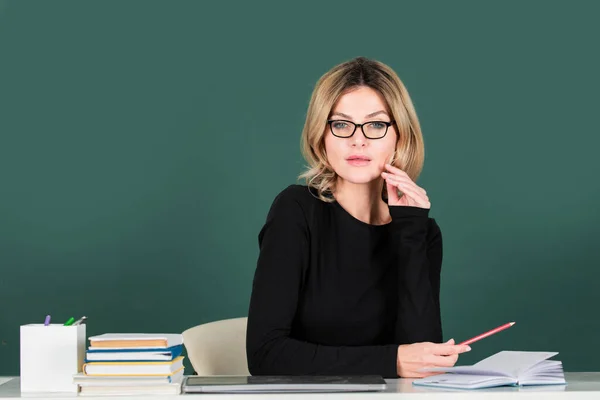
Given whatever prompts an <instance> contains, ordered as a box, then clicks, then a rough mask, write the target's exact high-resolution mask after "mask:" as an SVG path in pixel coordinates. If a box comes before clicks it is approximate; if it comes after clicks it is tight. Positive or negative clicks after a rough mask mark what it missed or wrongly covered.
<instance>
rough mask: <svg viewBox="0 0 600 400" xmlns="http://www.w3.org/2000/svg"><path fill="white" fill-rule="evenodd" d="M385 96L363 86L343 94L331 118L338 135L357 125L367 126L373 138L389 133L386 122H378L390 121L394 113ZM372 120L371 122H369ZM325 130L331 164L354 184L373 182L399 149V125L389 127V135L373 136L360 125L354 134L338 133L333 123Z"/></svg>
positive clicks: (366, 128)
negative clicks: (390, 111)
mask: <svg viewBox="0 0 600 400" xmlns="http://www.w3.org/2000/svg"><path fill="white" fill-rule="evenodd" d="M386 110H387V107H386V103H385V100H384V99H383V97H382V96H381V95H380V94H379V93H378V92H377V91H375V90H374V89H371V88H370V87H365V86H360V87H358V88H356V89H353V90H351V91H350V92H347V93H346V94H344V95H342V96H341V97H340V98H339V100H338V102H337V103H336V104H335V105H334V106H333V108H332V110H331V114H330V117H329V119H330V120H335V121H339V122H333V123H332V124H331V126H332V127H333V130H334V132H335V134H336V135H338V136H347V135H349V134H351V133H352V130H353V129H354V126H353V125H352V124H350V123H348V121H349V122H353V123H356V124H366V125H364V126H363V128H364V130H365V132H366V133H367V135H368V136H370V137H380V136H381V135H382V134H383V133H384V132H386V125H385V124H381V123H377V122H378V121H379V122H390V121H391V120H392V116H391V115H389V114H388V112H387V111H386ZM368 123H370V124H368ZM325 129H326V131H325V151H326V152H327V158H328V160H329V163H330V164H331V166H332V167H333V169H334V171H335V172H336V174H337V175H338V176H339V178H340V179H344V180H346V181H348V182H350V183H355V184H360V183H369V182H371V181H373V180H375V179H379V178H381V172H382V171H383V170H384V164H385V163H387V162H389V161H390V158H391V156H392V154H393V153H394V150H395V149H396V138H397V135H396V129H395V125H391V126H390V127H389V128H387V133H386V134H385V136H383V137H381V138H379V139H369V138H367V137H366V136H365V134H363V131H362V130H361V129H360V127H356V130H355V131H354V134H353V135H352V136H351V137H346V138H344V137H338V136H336V135H334V133H333V132H332V129H331V128H330V124H327V126H326V128H325Z"/></svg>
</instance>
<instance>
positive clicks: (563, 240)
mask: <svg viewBox="0 0 600 400" xmlns="http://www.w3.org/2000/svg"><path fill="white" fill-rule="evenodd" d="M599 11H600V6H599V4H598V3H596V2H591V1H572V2H568V4H567V2H555V1H528V2H520V1H507V2H496V3H493V4H491V3H490V2H486V3H485V4H484V3H482V2H479V1H454V2H446V1H439V2H435V1H433V2H399V1H389V2H376V1H374V2H368V3H365V2H362V1H360V2H358V1H340V2H333V1H331V2H322V1H313V2H311V1H298V2H293V3H292V2H278V1H271V2H264V1H252V2H248V1H224V2H210V1H167V0H165V1H148V0H144V1H133V0H130V1H103V2H101V1H96V2H92V1H60V0H55V1H16V0H15V1H6V0H5V1H0V273H1V275H0V307H1V309H0V341H1V342H0V375H11V374H18V371H19V325H21V324H25V323H31V322H43V319H44V317H45V315H46V314H52V317H53V319H54V320H55V321H61V320H67V319H68V318H69V317H71V316H73V317H75V318H78V317H79V316H82V315H86V316H87V317H88V328H87V330H88V335H93V334H99V333H104V332H110V331H117V332H134V331H142V332H156V331H169V332H181V331H183V330H185V329H187V328H189V327H191V326H194V325H197V324H200V323H204V322H209V321H214V320H217V319H224V318H231V317H238V316H244V315H246V313H247V307H248V300H249V296H250V288H251V281H252V277H253V273H254V268H255V263H256V257H257V255H258V239H257V235H258V231H259V230H260V228H261V226H262V224H263V222H264V219H265V216H266V212H267V210H268V208H269V206H270V204H271V201H272V200H273V198H274V196H275V195H276V194H277V193H279V191H281V190H282V189H284V188H285V187H286V186H287V185H289V184H291V183H295V182H296V177H297V176H298V175H299V174H300V173H301V172H302V171H303V167H304V161H303V160H302V158H301V155H300V147H299V143H300V141H299V139H300V132H301V129H302V126H303V123H304V117H305V113H306V107H307V105H308V100H309V97H310V94H311V92H312V89H313V87H314V84H315V83H316V81H317V80H318V78H319V77H320V76H321V75H322V74H323V73H325V72H326V71H327V70H329V69H330V68H331V67H333V66H334V65H336V64H338V63H340V62H343V61H345V60H348V59H350V58H353V57H356V56H366V57H370V58H375V59H378V60H380V61H382V62H385V63H386V64H388V65H390V66H391V67H392V68H394V70H395V71H396V72H397V73H398V75H399V76H400V78H401V79H402V80H403V82H404V83H405V84H406V86H407V88H408V90H409V92H410V94H411V96H412V99H413V101H414V103H415V107H416V109H417V113H418V115H419V118H420V121H421V123H422V128H423V134H424V138H425V145H426V159H425V166H424V170H423V173H422V175H421V177H420V179H419V181H418V184H419V185H420V186H422V187H424V188H425V189H426V190H427V192H428V195H429V197H430V199H431V202H432V210H431V215H432V216H433V217H435V218H436V220H437V221H438V223H439V225H440V227H441V229H442V232H443V235H444V265H443V272H442V303H443V304H442V312H443V323H444V333H445V337H446V338H451V337H454V338H455V339H456V340H457V341H458V340H463V339H467V338H469V337H471V336H474V335H476V334H479V333H481V332H483V331H485V330H488V329H491V328H493V327H495V326H497V325H500V324H503V323H505V322H508V321H516V322H517V325H515V326H514V327H513V328H511V329H510V330H508V331H505V332H502V333H501V334H498V335H495V336H494V337H490V338H488V339H486V340H484V341H482V342H480V343H479V344H477V345H473V351H472V352H471V353H469V354H467V355H465V356H464V357H461V359H460V362H461V363H470V362H474V361H477V360H478V359H480V358H483V357H486V356H488V355H489V354H491V353H493V352H496V351H499V350H503V349H515V350H548V351H559V352H560V355H559V357H557V358H558V359H560V360H562V361H563V362H564V365H565V369H566V370H568V371H582V370H600V363H599V362H598V359H599V358H600V350H598V346H596V345H595V342H596V341H597V338H598V333H599V331H600V318H598V316H597V311H596V308H597V306H598V304H600V295H599V293H600V291H599V290H598V282H599V279H600V257H599V256H598V245H597V241H598V238H600V228H599V226H600V225H599V224H600V212H599V208H600V207H599V204H600V184H599V183H598V182H599V179H598V178H597V176H596V175H597V173H598V171H600V162H599V161H598V158H597V154H596V153H597V149H598V148H599V147H600V134H599V133H600V132H599V130H598V121H597V114H598V112H597V108H598V93H599V92H600V90H599V89H600V85H599V83H600V80H599V79H598V73H597V71H599V70H600V65H599V57H598V51H597V50H596V48H597V38H598V37H600V28H599V25H598V24H597V15H598V12H599Z"/></svg>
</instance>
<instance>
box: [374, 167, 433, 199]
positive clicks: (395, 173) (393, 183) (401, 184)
mask: <svg viewBox="0 0 600 400" xmlns="http://www.w3.org/2000/svg"><path fill="white" fill-rule="evenodd" d="M385 168H386V170H387V171H388V172H385V171H384V172H382V173H381V176H382V177H383V179H385V183H386V185H387V193H388V205H390V206H412V207H420V208H425V209H429V208H430V207H431V203H430V202H429V197H427V192H425V190H424V189H423V188H420V187H419V186H417V184H416V183H414V182H413V181H412V179H410V177H409V176H408V174H407V173H406V172H404V171H402V170H401V169H399V168H396V167H393V166H391V165H389V164H385ZM398 190H400V191H401V192H402V193H403V196H402V197H399V196H398Z"/></svg>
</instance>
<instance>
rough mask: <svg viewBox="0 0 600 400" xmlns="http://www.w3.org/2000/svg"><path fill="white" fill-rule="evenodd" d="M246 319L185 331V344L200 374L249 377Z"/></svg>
mask: <svg viewBox="0 0 600 400" xmlns="http://www.w3.org/2000/svg"><path fill="white" fill-rule="evenodd" d="M247 322H248V318H247V317H243V318H231V319H224V320H221V321H214V322H209V323H206V324H201V325H197V326H194V327H192V328H189V329H187V330H185V331H184V332H183V344H184V346H185V349H186V350H187V355H188V358H189V360H190V363H191V364H192V367H194V370H195V371H196V373H197V374H198V375H246V376H247V375H250V372H249V371H248V360H247V359H246V325H247Z"/></svg>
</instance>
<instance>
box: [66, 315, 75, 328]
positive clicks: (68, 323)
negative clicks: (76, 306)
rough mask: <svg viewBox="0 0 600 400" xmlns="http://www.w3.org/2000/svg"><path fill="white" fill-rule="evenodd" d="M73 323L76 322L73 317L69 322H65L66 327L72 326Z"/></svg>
mask: <svg viewBox="0 0 600 400" xmlns="http://www.w3.org/2000/svg"><path fill="white" fill-rule="evenodd" d="M73 321H75V318H73V317H71V318H69V319H68V320H67V322H65V325H64V326H70V325H71V324H72V323H73Z"/></svg>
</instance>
